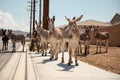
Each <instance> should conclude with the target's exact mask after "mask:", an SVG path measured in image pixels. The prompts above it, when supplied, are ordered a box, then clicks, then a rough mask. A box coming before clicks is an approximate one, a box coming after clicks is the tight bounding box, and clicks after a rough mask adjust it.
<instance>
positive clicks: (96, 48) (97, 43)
mask: <svg viewBox="0 0 120 80" xmlns="http://www.w3.org/2000/svg"><path fill="white" fill-rule="evenodd" d="M98 45H99V44H98V41H96V53H98Z"/></svg>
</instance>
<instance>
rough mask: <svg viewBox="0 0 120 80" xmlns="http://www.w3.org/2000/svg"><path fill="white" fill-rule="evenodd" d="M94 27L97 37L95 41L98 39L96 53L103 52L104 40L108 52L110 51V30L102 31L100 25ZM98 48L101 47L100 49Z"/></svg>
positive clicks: (95, 36)
mask: <svg viewBox="0 0 120 80" xmlns="http://www.w3.org/2000/svg"><path fill="white" fill-rule="evenodd" d="M93 28H94V31H93V33H94V38H95V41H96V53H101V45H102V42H105V45H106V53H107V52H108V46H109V44H108V40H109V38H110V35H109V33H108V32H100V31H99V30H98V28H99V26H97V27H95V26H94V27H93ZM98 48H100V49H99V50H98Z"/></svg>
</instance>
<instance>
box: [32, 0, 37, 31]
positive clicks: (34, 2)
mask: <svg viewBox="0 0 120 80" xmlns="http://www.w3.org/2000/svg"><path fill="white" fill-rule="evenodd" d="M35 4H36V0H33V32H34V31H35V11H36V10H35V7H36V5H35Z"/></svg>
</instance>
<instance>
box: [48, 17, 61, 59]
mask: <svg viewBox="0 0 120 80" xmlns="http://www.w3.org/2000/svg"><path fill="white" fill-rule="evenodd" d="M54 22H55V16H53V18H51V19H50V18H48V30H49V43H50V45H51V55H50V60H52V59H53V58H54V56H55V60H57V59H58V53H59V51H60V46H61V43H62V42H61V41H62V30H61V29H59V28H55V25H54Z"/></svg>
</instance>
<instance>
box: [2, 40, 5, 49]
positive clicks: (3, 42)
mask: <svg viewBox="0 0 120 80" xmlns="http://www.w3.org/2000/svg"><path fill="white" fill-rule="evenodd" d="M4 46H5V44H4V42H3V46H2V51H4Z"/></svg>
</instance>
